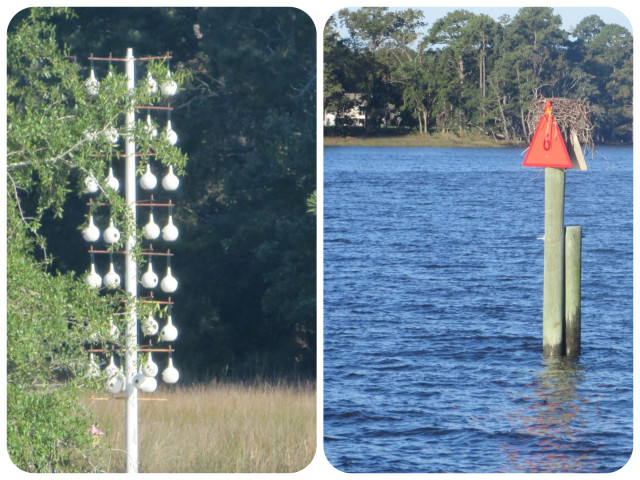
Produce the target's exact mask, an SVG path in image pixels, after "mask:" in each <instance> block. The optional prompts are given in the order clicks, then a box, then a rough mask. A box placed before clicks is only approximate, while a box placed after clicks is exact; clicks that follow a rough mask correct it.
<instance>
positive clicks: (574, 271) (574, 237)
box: [564, 226, 582, 356]
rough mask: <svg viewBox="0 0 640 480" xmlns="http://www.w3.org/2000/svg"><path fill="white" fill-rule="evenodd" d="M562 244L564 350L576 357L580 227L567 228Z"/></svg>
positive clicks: (578, 330) (580, 260)
mask: <svg viewBox="0 0 640 480" xmlns="http://www.w3.org/2000/svg"><path fill="white" fill-rule="evenodd" d="M564 242H565V254H564V258H565V267H564V295H565V298H564V303H565V311H564V319H565V320H564V321H565V344H566V349H565V350H566V355H567V356H578V355H580V332H581V325H580V324H581V319H580V315H581V293H580V290H581V284H582V280H581V276H582V227H581V226H570V227H567V228H566V233H565V240H564Z"/></svg>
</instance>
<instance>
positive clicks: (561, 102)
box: [527, 98, 594, 149]
mask: <svg viewBox="0 0 640 480" xmlns="http://www.w3.org/2000/svg"><path fill="white" fill-rule="evenodd" d="M547 100H549V101H550V102H551V115H553V116H554V117H555V119H556V124H557V125H558V127H560V131H561V132H562V135H563V136H564V138H565V140H568V139H569V134H570V132H571V131H574V132H576V134H577V136H578V141H579V142H580V145H581V146H582V147H583V148H587V149H593V145H594V143H593V136H592V133H591V132H592V131H593V124H592V123H591V117H592V116H593V113H594V111H593V109H592V108H591V105H589V102H587V101H584V100H573V99H570V98H538V99H537V100H534V101H533V102H532V103H531V107H530V108H529V113H528V114H527V126H528V127H529V131H530V132H531V133H532V134H533V132H535V130H536V127H537V126H538V122H539V121H540V116H541V115H542V114H543V113H544V105H545V103H546V101H547Z"/></svg>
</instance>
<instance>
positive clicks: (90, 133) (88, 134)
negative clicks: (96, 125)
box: [84, 130, 98, 142]
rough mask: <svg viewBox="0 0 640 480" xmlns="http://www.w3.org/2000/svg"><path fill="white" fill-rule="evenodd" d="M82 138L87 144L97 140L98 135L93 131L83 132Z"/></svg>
mask: <svg viewBox="0 0 640 480" xmlns="http://www.w3.org/2000/svg"><path fill="white" fill-rule="evenodd" d="M84 138H85V140H87V142H93V141H94V140H95V139H96V138H98V133H97V132H96V131H94V130H85V131H84Z"/></svg>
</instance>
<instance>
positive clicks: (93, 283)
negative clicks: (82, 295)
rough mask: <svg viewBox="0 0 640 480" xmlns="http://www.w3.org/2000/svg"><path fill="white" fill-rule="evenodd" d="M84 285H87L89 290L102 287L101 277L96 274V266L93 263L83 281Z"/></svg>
mask: <svg viewBox="0 0 640 480" xmlns="http://www.w3.org/2000/svg"><path fill="white" fill-rule="evenodd" d="M84 283H86V284H87V285H89V286H90V287H91V288H100V287H101V286H102V277H101V276H100V275H98V273H97V272H96V266H95V265H94V264H93V263H92V264H91V270H90V271H89V274H88V275H87V277H86V278H85V279H84Z"/></svg>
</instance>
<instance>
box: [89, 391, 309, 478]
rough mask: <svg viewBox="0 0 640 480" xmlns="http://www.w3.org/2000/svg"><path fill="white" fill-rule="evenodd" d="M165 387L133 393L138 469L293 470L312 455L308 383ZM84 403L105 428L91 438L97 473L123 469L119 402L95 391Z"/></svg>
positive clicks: (154, 470) (205, 471) (101, 428)
mask: <svg viewBox="0 0 640 480" xmlns="http://www.w3.org/2000/svg"><path fill="white" fill-rule="evenodd" d="M162 386H164V385H162ZM164 387H165V388H164V389H162V388H160V387H159V388H158V390H157V391H156V392H155V393H153V394H142V395H140V398H141V399H140V400H139V420H140V421H139V444H140V447H139V448H140V452H139V460H140V472H142V473H178V472H183V473H223V472H224V473H228V472H261V473H264V472H296V471H299V470H302V469H303V468H304V467H306V466H307V465H308V464H309V463H310V462H311V460H312V459H313V456H314V455H315V451H316V395H315V388H314V387H313V386H311V385H309V386H304V387H292V386H287V385H278V386H272V385H267V384H260V385H240V384H219V383H212V384H210V385H207V386H184V387H176V388H168V387H167V386H164ZM120 397H121V396H120ZM105 398H108V400H103V399H105ZM144 398H149V399H153V400H144ZM164 399H166V400H164ZM87 404H88V405H89V407H90V408H91V410H92V411H93V412H94V413H95V418H96V422H97V425H98V427H99V428H100V430H102V431H103V432H105V435H104V436H100V437H98V436H96V437H95V438H96V441H97V442H98V445H97V447H96V449H95V453H96V460H95V462H97V463H99V464H100V465H101V466H102V467H103V469H104V471H107V472H122V471H123V470H124V452H123V451H122V449H123V448H124V403H123V400H122V399H121V398H119V399H118V398H116V399H113V398H112V397H111V396H110V395H103V394H100V395H99V396H98V395H96V396H95V397H93V398H88V399H87Z"/></svg>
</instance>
